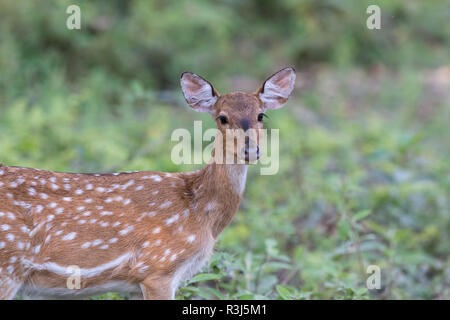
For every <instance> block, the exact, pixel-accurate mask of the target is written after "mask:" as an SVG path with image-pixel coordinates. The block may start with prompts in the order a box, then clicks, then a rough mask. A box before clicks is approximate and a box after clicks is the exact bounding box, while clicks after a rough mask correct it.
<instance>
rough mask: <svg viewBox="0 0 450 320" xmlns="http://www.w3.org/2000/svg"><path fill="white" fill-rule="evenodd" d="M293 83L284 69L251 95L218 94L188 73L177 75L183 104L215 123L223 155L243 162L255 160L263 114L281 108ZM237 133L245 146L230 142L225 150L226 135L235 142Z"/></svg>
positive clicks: (289, 69)
mask: <svg viewBox="0 0 450 320" xmlns="http://www.w3.org/2000/svg"><path fill="white" fill-rule="evenodd" d="M294 83H295V72H294V69H293V68H291V67H288V68H284V69H282V70H280V71H278V72H276V73H275V74H273V75H272V76H270V77H269V78H268V79H267V80H266V81H264V83H263V84H262V85H261V87H260V88H259V89H258V90H257V91H256V92H254V93H246V92H232V93H228V94H225V95H220V94H219V92H218V91H217V90H216V89H215V88H214V87H213V86H212V85H211V84H210V83H209V82H208V81H206V80H205V79H203V78H202V77H200V76H198V75H196V74H194V73H190V72H184V73H183V74H182V75H181V88H182V90H183V94H184V97H185V99H186V101H187V103H188V104H189V105H190V106H191V108H192V109H194V110H195V111H200V112H208V113H210V114H211V115H212V117H213V118H214V119H215V120H216V122H217V128H218V129H219V131H220V133H221V137H223V141H222V142H223V143H222V146H223V153H224V154H228V155H231V156H232V158H233V159H235V160H236V159H240V160H242V161H244V162H245V163H249V162H250V161H253V160H256V159H259V139H260V131H259V130H258V129H262V128H263V118H264V116H265V111H266V110H269V109H278V108H281V107H282V106H283V105H284V103H285V102H286V101H287V100H288V98H289V96H290V94H291V93H292V90H293V89H294ZM230 129H231V130H230ZM249 129H254V130H249ZM230 132H232V133H233V134H232V135H230ZM239 133H240V134H241V135H243V136H244V138H243V141H245V143H242V144H239V143H233V144H232V146H233V147H232V148H229V147H227V146H229V144H228V145H227V143H226V139H227V138H229V137H230V136H231V137H233V139H237V135H238V134H239ZM216 142H217V137H216ZM216 151H217V150H216Z"/></svg>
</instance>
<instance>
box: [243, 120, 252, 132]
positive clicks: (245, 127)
mask: <svg viewBox="0 0 450 320" xmlns="http://www.w3.org/2000/svg"><path fill="white" fill-rule="evenodd" d="M241 127H242V129H243V130H244V132H247V130H248V128H250V121H248V120H247V119H242V120H241Z"/></svg>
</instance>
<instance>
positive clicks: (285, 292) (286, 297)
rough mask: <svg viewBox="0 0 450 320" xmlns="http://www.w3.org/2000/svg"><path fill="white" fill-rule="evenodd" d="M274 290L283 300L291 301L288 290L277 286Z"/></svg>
mask: <svg viewBox="0 0 450 320" xmlns="http://www.w3.org/2000/svg"><path fill="white" fill-rule="evenodd" d="M276 289H277V291H278V294H279V295H280V297H281V298H282V299H283V300H291V292H290V290H289V289H288V288H286V287H283V286H280V285H277V286H276Z"/></svg>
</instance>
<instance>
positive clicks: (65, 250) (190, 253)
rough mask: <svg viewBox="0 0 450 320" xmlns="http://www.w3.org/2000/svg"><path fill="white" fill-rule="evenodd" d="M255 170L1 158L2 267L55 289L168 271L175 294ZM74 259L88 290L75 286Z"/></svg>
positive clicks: (38, 290) (110, 285)
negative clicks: (75, 167)
mask: <svg viewBox="0 0 450 320" xmlns="http://www.w3.org/2000/svg"><path fill="white" fill-rule="evenodd" d="M238 166H239V167H238ZM233 167H234V168H233ZM244 167H246V166H245V165H244ZM232 171H235V172H232ZM245 176H246V168H243V166H242V165H225V164H224V165H216V164H214V163H211V164H210V165H208V166H207V167H206V168H204V169H202V170H199V171H194V172H190V173H163V172H135V173H121V174H102V175H95V174H70V173H58V172H50V171H41V170H36V169H28V168H18V167H0V185H2V187H1V190H2V192H0V203H2V207H1V211H0V212H1V213H0V229H1V230H2V236H3V237H0V248H1V249H0V250H1V252H2V259H1V260H0V274H1V275H3V278H8V279H9V278H13V279H11V280H12V281H14V282H16V283H17V284H18V285H21V284H24V285H23V286H22V290H23V291H24V293H25V294H27V295H31V296H35V295H38V296H52V297H72V296H80V297H81V296H90V295H92V294H97V293H101V292H104V291H105V290H106V291H125V292H129V291H130V290H131V288H132V287H133V284H135V285H134V287H136V289H137V290H138V289H139V288H138V284H139V283H141V282H144V281H145V282H146V283H148V284H149V286H150V287H151V281H152V279H153V278H154V279H161V278H165V279H167V280H166V281H167V282H168V283H169V286H170V290H169V292H166V293H164V294H169V297H173V294H174V292H175V289H176V288H177V287H178V285H179V283H180V282H181V281H182V280H185V279H187V278H189V277H190V276H191V275H192V274H193V273H195V272H196V271H198V269H199V268H200V267H201V266H202V264H203V262H204V261H205V260H206V258H207V257H208V256H209V255H210V253H211V252H212V248H213V245H214V240H215V238H216V237H217V235H218V234H219V233H220V232H221V231H222V230H223V228H224V227H225V226H226V225H227V224H228V223H229V221H230V220H231V218H232V217H233V215H234V213H235V212H236V210H237V208H238V206H239V202H240V199H241V197H242V192H243V186H244V184H245ZM224 196H225V197H224ZM225 199H226V201H225ZM229 200H232V201H229ZM199 225H202V226H203V227H202V228H199V227H198V226H199ZM69 266H78V267H79V268H80V273H81V277H82V279H83V280H82V287H84V288H88V289H84V290H73V289H69V288H67V279H68V277H69V276H70V275H73V274H74V271H73V270H70V269H67V267H69ZM18 275H20V276H18ZM130 279H131V281H130ZM96 288H97V289H96ZM3 294H5V292H1V293H0V295H3ZM11 294H12V293H11ZM166 297H167V296H166Z"/></svg>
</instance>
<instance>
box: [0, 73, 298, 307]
mask: <svg viewBox="0 0 450 320" xmlns="http://www.w3.org/2000/svg"><path fill="white" fill-rule="evenodd" d="M283 70H285V71H281V72H284V73H283V74H282V76H283V77H282V79H280V80H279V81H281V80H283V81H284V80H285V77H287V76H289V77H291V78H292V77H293V79H295V75H294V76H292V74H293V71H292V69H289V70H287V69H283ZM286 70H287V71H286ZM276 75H277V74H276ZM191 77H192V78H191ZM278 77H280V76H279V75H278ZM185 78H186V79H185ZM185 78H182V86H183V92H184V94H185V97H186V100H187V101H188V103H189V104H190V105H191V106H192V107H193V108H194V109H197V107H199V108H201V109H202V110H200V111H204V110H203V109H204V108H206V107H207V106H209V108H211V110H210V111H209V112H210V113H211V114H214V115H220V116H222V117H224V115H223V114H224V112H228V113H227V116H228V117H230V120H231V117H232V114H231V112H237V115H246V116H247V117H256V115H257V114H258V112H260V111H261V110H264V107H263V106H264V103H265V102H264V96H262V94H260V98H261V100H259V99H258V97H257V96H256V95H252V94H244V93H234V94H230V95H228V99H225V98H226V97H227V95H226V96H224V98H223V99H219V100H218V98H217V97H218V94H217V92H216V91H215V90H214V89H213V88H212V87H210V88H211V89H208V90H204V89H205V86H206V85H205V84H204V82H203V81H204V80H203V79H201V78H200V77H198V76H195V75H193V74H188V75H187V76H185ZM293 79H291V80H292V81H293ZM183 81H186V82H187V83H183ZM266 82H267V81H266ZM281 84H283V83H281ZM208 85H209V83H208ZM289 85H290V84H289ZM199 86H200V87H199ZM209 86H210V85H209ZM292 86H293V83H292ZM263 88H266V89H267V91H269V90H272V87H270V88H269V86H268V85H265V87H264V85H263ZM190 90H192V92H190ZM260 90H261V89H260ZM290 91H292V88H290ZM290 91H289V94H290ZM205 92H206V93H205ZM191 93H192V95H190V94H191ZM283 99H284V98H283ZM286 99H287V98H286ZM261 101H262V102H261ZM283 102H284V101H283ZM267 103H273V101H271V102H267ZM252 104H253V106H252ZM230 106H232V107H233V108H234V109H227V108H230ZM212 108H214V110H212ZM252 108H253V109H254V110H253V112H249V110H248V109H250V111H251V110H252ZM272 108H273V107H272ZM240 109H241V110H240ZM233 110H234V111H233ZM197 111H198V110H197ZM249 119H250V118H249ZM252 121H253V120H248V119H244V120H241V122H240V123H241V124H242V125H243V126H244V128H243V129H244V131H246V130H247V129H248V128H249V127H252V126H251V125H250V124H251V123H253V122H252ZM254 123H255V125H254V126H256V125H260V126H261V125H262V123H257V122H256V120H255V121H254ZM222 125H223V121H222ZM227 126H231V123H227ZM224 152H228V151H227V150H224ZM233 152H236V151H233ZM249 152H250V151H249V147H248V143H247V147H246V150H245V157H246V160H247V161H248V154H249ZM238 156H239V155H238ZM246 176H247V164H219V163H217V162H215V161H214V160H213V161H212V162H211V163H210V164H208V165H207V166H206V167H205V168H203V169H202V170H198V171H193V172H187V173H184V172H180V173H164V172H155V171H145V172H127V173H120V174H78V173H61V172H51V171H43V170H37V169H29V168H21V167H6V166H0V299H11V298H13V297H14V296H15V294H17V293H18V292H19V293H23V294H24V295H26V296H31V297H37V298H41V297H50V298H73V297H79V298H81V297H86V296H92V295H95V294H101V293H104V292H108V291H119V292H120V291H122V292H134V291H136V292H138V291H142V293H143V295H144V298H146V299H170V298H173V297H174V295H175V291H176V289H177V287H178V286H179V284H180V283H181V282H182V281H183V280H186V279H189V278H190V277H191V276H192V275H193V274H194V273H196V272H197V271H198V270H199V269H200V268H201V267H202V265H203V264H204V262H205V261H206V260H207V258H208V257H209V256H210V254H211V253H212V249H213V246H214V242H215V239H216V238H217V236H218V235H219V234H220V233H221V232H222V230H223V229H224V228H225V227H226V226H227V225H228V224H229V222H230V221H231V219H232V217H233V216H234V214H235V213H236V211H237V209H238V207H239V203H240V201H241V199H242V195H243V192H244V187H245V181H246ZM73 276H79V277H80V280H81V281H80V285H81V286H80V288H73V287H70V286H68V280H69V281H70V278H71V277H73Z"/></svg>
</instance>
